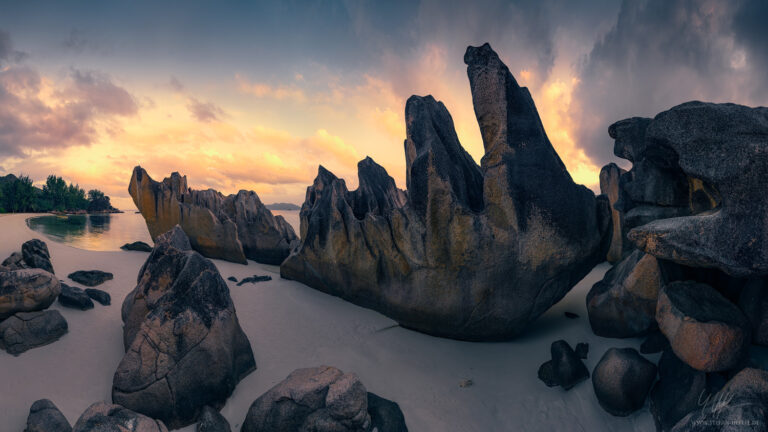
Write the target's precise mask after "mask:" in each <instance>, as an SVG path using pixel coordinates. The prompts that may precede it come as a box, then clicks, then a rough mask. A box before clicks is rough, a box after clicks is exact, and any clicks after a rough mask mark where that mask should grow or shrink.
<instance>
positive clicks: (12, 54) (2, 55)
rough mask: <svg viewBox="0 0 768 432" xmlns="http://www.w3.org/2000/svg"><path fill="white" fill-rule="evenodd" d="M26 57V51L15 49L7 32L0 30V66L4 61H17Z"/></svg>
mask: <svg viewBox="0 0 768 432" xmlns="http://www.w3.org/2000/svg"><path fill="white" fill-rule="evenodd" d="M26 57H27V53H25V52H22V51H18V50H15V49H14V48H13V41H12V40H11V35H10V34H8V32H5V31H3V30H0V66H2V65H3V64H4V63H18V62H20V61H22V60H24V59H25V58H26Z"/></svg>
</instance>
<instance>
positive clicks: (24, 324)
mask: <svg viewBox="0 0 768 432" xmlns="http://www.w3.org/2000/svg"><path fill="white" fill-rule="evenodd" d="M61 291H62V284H61V282H59V280H58V278H56V276H55V275H54V274H53V265H52V264H51V255H50V253H49V252H48V246H47V245H46V244H45V243H44V242H43V241H41V240H37V239H35V240H30V241H28V242H26V243H24V244H23V245H22V247H21V252H14V253H13V254H11V256H10V257H8V258H7V259H5V260H4V261H3V263H2V265H0V349H4V350H6V351H7V352H8V353H10V354H13V355H19V354H21V353H23V352H25V351H27V350H29V349H32V348H36V347H39V346H43V345H47V344H49V343H52V342H55V341H57V340H58V339H59V338H61V337H62V336H63V335H64V334H65V333H66V332H67V322H66V320H65V319H64V317H62V316H61V314H60V313H59V312H58V311H56V310H46V309H47V308H48V307H49V306H51V304H53V302H54V301H56V298H57V297H59V295H60V294H61Z"/></svg>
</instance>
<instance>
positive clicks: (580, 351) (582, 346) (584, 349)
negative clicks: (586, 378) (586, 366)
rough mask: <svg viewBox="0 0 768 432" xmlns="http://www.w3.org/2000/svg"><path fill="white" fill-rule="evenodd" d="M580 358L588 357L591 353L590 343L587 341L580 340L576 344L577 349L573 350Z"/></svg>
mask: <svg viewBox="0 0 768 432" xmlns="http://www.w3.org/2000/svg"><path fill="white" fill-rule="evenodd" d="M573 351H574V352H575V353H576V355H577V356H579V358H580V359H585V358H587V355H589V344H588V343H586V342H579V343H577V344H576V349H575V350H573Z"/></svg>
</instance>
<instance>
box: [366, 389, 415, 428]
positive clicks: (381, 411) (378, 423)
mask: <svg viewBox="0 0 768 432" xmlns="http://www.w3.org/2000/svg"><path fill="white" fill-rule="evenodd" d="M368 414H370V415H371V430H372V431H373V430H378V431H379V432H408V427H407V426H406V425H405V417H403V412H402V411H401V410H400V406H399V405H398V404H397V403H395V402H392V401H391V400H387V399H384V398H382V397H379V396H377V395H375V394H373V393H371V392H368Z"/></svg>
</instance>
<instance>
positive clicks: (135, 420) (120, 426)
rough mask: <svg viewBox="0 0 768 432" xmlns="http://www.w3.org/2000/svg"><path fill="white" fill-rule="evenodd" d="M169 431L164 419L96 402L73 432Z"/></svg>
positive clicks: (78, 422) (82, 416) (78, 421)
mask: <svg viewBox="0 0 768 432" xmlns="http://www.w3.org/2000/svg"><path fill="white" fill-rule="evenodd" d="M123 431H125V432H168V429H167V428H166V427H165V425H164V424H163V422H162V421H160V420H154V419H151V418H149V417H147V416H145V415H142V414H139V413H137V412H134V411H131V410H129V409H127V408H123V407H122V406H120V405H112V404H108V403H106V402H96V403H95V404H93V405H91V406H90V407H88V409H86V410H85V412H84V413H83V414H82V415H81V416H80V418H79V419H77V422H76V423H75V427H74V429H73V431H72V432H123Z"/></svg>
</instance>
